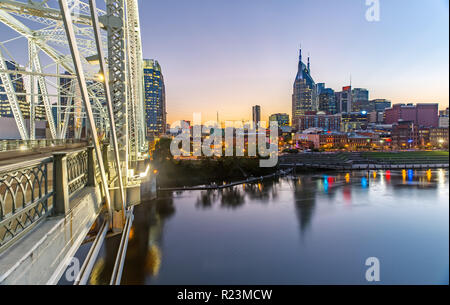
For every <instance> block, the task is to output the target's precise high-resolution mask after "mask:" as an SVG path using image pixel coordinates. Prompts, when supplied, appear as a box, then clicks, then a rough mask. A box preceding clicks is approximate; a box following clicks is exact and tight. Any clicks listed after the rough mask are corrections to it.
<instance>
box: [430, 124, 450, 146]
mask: <svg viewBox="0 0 450 305" xmlns="http://www.w3.org/2000/svg"><path fill="white" fill-rule="evenodd" d="M430 143H431V145H432V146H434V147H441V148H448V127H447V128H430Z"/></svg>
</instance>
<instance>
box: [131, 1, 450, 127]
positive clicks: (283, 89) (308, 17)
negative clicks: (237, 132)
mask: <svg viewBox="0 0 450 305" xmlns="http://www.w3.org/2000/svg"><path fill="white" fill-rule="evenodd" d="M139 4H140V6H141V15H142V14H145V12H146V11H149V10H152V11H157V12H158V14H155V15H152V16H154V18H142V17H143V16H141V20H142V35H143V44H144V57H148V58H155V59H157V60H158V61H159V62H160V63H161V66H162V67H163V69H164V71H165V75H164V76H165V81H166V99H167V112H168V117H167V122H168V123H172V122H174V121H176V120H181V119H189V118H190V117H192V113H193V112H202V114H203V117H204V118H205V119H206V120H212V119H215V118H216V116H217V112H219V113H220V117H221V120H240V119H244V120H248V119H251V106H252V105H256V104H258V105H261V112H262V113H261V117H262V118H263V119H267V118H268V116H269V115H270V114H272V113H280V112H281V113H284V112H285V113H291V111H290V108H291V101H292V83H293V79H294V77H295V73H296V68H297V61H298V48H299V47H300V44H301V45H302V48H303V50H304V56H305V57H307V56H308V54H309V56H310V57H311V66H312V67H311V71H312V76H313V78H314V80H315V81H316V82H317V83H319V82H320V83H321V82H324V83H326V84H327V87H329V88H332V89H334V90H336V91H339V90H340V88H342V87H344V86H346V85H349V84H350V78H351V82H352V87H355V88H366V89H368V90H369V92H370V99H388V100H391V101H392V104H396V103H439V105H440V107H439V108H440V109H444V108H446V107H448V39H447V37H448V15H447V14H446V11H447V10H448V1H430V2H429V3H427V6H423V5H422V4H421V3H420V2H418V1H396V2H395V3H389V2H386V1H381V2H380V8H381V16H380V21H379V22H368V21H367V20H366V19H365V12H366V10H367V6H366V5H365V1H342V2H340V3H339V4H336V3H333V2H332V1H314V2H307V1H283V2H275V1H258V3H256V1H248V2H244V3H242V2H240V3H239V2H237V1H228V2H226V3H225V2H214V3H213V2H209V3H208V2H206V1H200V0H199V1H190V2H189V3H183V2H180V1H174V0H172V1H166V2H164V3H159V2H153V1H140V3H139ZM174 4H176V5H174ZM324 5H325V6H327V9H326V10H324V9H321V7H323V6H324ZM343 14H344V15H343ZM342 16H344V17H345V18H342ZM231 18H232V20H233V22H230V20H231ZM324 18H326V19H324ZM268 20H270V22H267V21H268ZM323 20H326V22H325V23H324V22H321V21H323ZM338 21H339V22H338ZM206 25H208V26H207V27H206ZM330 25H333V26H330ZM306 29H307V30H306ZM150 31H151V32H150ZM149 35H151V36H152V39H151V40H149V39H146V37H149ZM400 37H401V39H399V38H400ZM400 40H401V41H400ZM148 41H151V44H150V43H149V42H148Z"/></svg>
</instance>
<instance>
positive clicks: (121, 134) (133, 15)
mask: <svg viewBox="0 0 450 305" xmlns="http://www.w3.org/2000/svg"><path fill="white" fill-rule="evenodd" d="M137 1H138V0H99V1H98V7H97V5H95V6H94V7H95V14H94V15H93V13H94V12H93V11H92V10H91V8H92V5H91V4H90V1H89V0H63V2H61V0H59V1H57V0H39V1H38V0H22V1H15V0H0V22H1V23H2V24H3V25H4V26H5V27H4V28H3V29H1V30H0V33H1V34H0V81H1V83H0V94H2V95H4V96H6V99H7V101H8V103H9V105H10V107H11V113H12V115H13V117H14V119H15V121H16V124H17V128H18V130H19V133H20V136H21V138H22V139H23V140H34V139H35V138H36V133H35V121H36V120H37V119H41V120H45V121H47V124H48V129H49V134H50V136H51V138H52V139H65V138H68V137H74V138H80V137H81V136H82V129H83V126H86V125H89V124H91V120H90V118H89V113H88V111H87V110H88V109H86V105H85V104H84V91H86V92H87V96H88V99H89V104H90V106H91V107H90V108H91V109H92V115H93V122H94V123H95V127H96V128H94V129H92V128H91V129H90V130H97V133H98V134H97V135H96V136H95V137H93V138H94V139H95V138H98V139H99V141H100V140H102V139H103V138H105V137H109V138H111V140H112V141H111V143H114V142H116V144H117V145H115V146H116V147H114V148H117V150H118V155H119V158H120V163H121V170H119V171H118V173H119V172H122V176H123V177H126V176H127V175H128V172H129V170H128V168H129V167H130V165H131V166H132V165H133V162H135V161H137V160H139V159H140V157H141V155H142V154H143V153H144V152H145V150H146V148H147V144H146V142H145V141H146V140H145V123H144V122H145V121H144V104H143V97H144V94H143V72H142V44H141V36H140V24H139V9H138V3H137ZM60 3H61V5H63V4H64V7H66V8H67V12H68V13H67V14H68V16H67V17H69V18H63V17H64V16H63V9H62V6H60ZM92 16H95V17H97V18H95V19H97V20H94V18H93V17H92ZM67 20H70V22H71V26H69V27H70V30H71V31H73V34H74V37H73V39H74V41H75V42H76V46H77V47H76V49H77V53H79V64H80V67H78V66H77V65H76V64H75V62H76V58H74V55H73V50H72V49H71V47H72V45H71V41H70V40H71V38H70V37H69V34H70V33H68V32H67V31H68V30H67V28H66V27H65V24H64V23H65V22H66V21H67ZM96 21H97V23H98V24H96V23H95V22H96ZM96 27H97V28H98V29H99V31H98V33H96V32H95V30H96ZM7 28H9V30H8V29H7ZM96 34H98V35H97V36H98V37H96ZM7 36H9V37H7ZM96 38H97V40H96ZM72 44H73V42H72ZM98 47H100V48H101V50H99V49H98ZM99 51H101V52H99ZM102 54H103V56H104V57H103V58H100V56H102ZM102 60H103V63H104V65H105V67H101V62H102ZM11 65H13V66H14V67H15V68H14V69H11ZM8 66H9V68H8ZM78 68H79V69H81V71H82V74H83V77H82V78H81V79H83V82H85V83H80V82H79V80H80V75H79V74H80V72H79V70H78ZM105 71H106V72H105ZM105 79H106V80H107V82H108V84H107V85H108V86H105V84H104V82H105ZM17 82H21V83H22V84H23V86H17ZM80 84H81V86H80ZM19 88H20V89H19ZM105 88H109V92H108V94H105V90H108V89H105ZM108 99H110V100H111V105H112V108H111V109H108V101H107V100H108ZM24 109H26V113H27V114H26V115H24V113H23V112H24ZM38 110H41V111H40V113H41V114H44V116H45V117H37V114H38ZM110 110H112V113H110ZM111 115H112V117H111ZM110 118H113V122H111V119H110ZM27 120H29V122H30V123H29V124H27ZM111 123H113V124H111ZM114 127H115V128H114ZM111 128H114V131H115V132H112V131H111ZM85 136H87V135H85ZM91 136H92V135H91Z"/></svg>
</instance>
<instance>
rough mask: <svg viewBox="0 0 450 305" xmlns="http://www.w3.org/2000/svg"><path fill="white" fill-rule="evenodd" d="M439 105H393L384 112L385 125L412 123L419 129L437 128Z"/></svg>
mask: <svg viewBox="0 0 450 305" xmlns="http://www.w3.org/2000/svg"><path fill="white" fill-rule="evenodd" d="M438 109H439V104H431V103H427V104H425V103H423V104H416V105H413V104H395V105H393V106H392V108H389V109H386V111H385V123H386V124H394V123H397V122H399V121H412V122H414V123H415V124H416V125H418V126H420V127H433V128H437V127H438V126H439V117H438Z"/></svg>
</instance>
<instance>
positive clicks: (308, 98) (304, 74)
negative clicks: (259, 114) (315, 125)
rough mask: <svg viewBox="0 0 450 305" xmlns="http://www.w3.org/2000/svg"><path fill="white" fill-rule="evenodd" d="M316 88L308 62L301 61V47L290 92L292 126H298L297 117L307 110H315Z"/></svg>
mask: <svg viewBox="0 0 450 305" xmlns="http://www.w3.org/2000/svg"><path fill="white" fill-rule="evenodd" d="M317 106H318V105H317V89H316V83H315V82H314V80H313V79H312V77H311V74H310V63H309V57H308V64H307V65H305V64H304V63H303V62H302V49H300V55H299V60H298V72H297V76H296V77H295V81H294V92H293V94H292V126H293V127H294V128H295V127H297V126H298V124H299V122H298V120H299V117H300V116H301V115H304V114H306V113H307V112H308V111H315V110H317Z"/></svg>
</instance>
